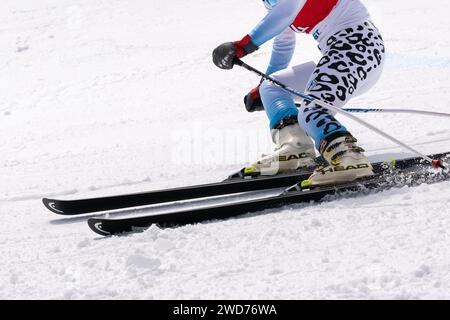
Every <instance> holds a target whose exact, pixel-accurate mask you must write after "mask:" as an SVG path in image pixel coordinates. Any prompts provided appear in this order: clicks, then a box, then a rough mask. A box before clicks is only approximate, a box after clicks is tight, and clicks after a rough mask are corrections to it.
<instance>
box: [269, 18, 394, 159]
mask: <svg viewBox="0 0 450 320" xmlns="http://www.w3.org/2000/svg"><path fill="white" fill-rule="evenodd" d="M321 46H323V48H321ZM319 49H320V51H321V52H322V54H323V57H322V59H321V60H320V61H319V63H318V64H317V65H316V64H315V63H314V62H308V63H305V64H301V65H297V66H294V67H291V68H287V69H284V70H281V71H278V72H276V73H274V74H272V77H273V78H275V79H276V80H278V81H280V82H282V83H284V84H286V85H287V86H288V87H290V88H292V89H295V90H297V91H299V92H304V93H305V94H307V95H309V96H312V97H314V98H317V99H319V100H322V101H324V102H327V103H330V104H332V105H333V106H335V107H339V108H342V107H343V106H344V105H345V104H346V103H347V102H348V101H349V100H350V99H351V98H353V97H356V96H359V95H361V94H363V93H365V92H367V91H368V90H369V89H370V88H372V87H373V85H374V84H375V83H376V82H377V81H378V79H379V78H380V76H381V73H382V70H383V65H384V61H385V49H384V43H383V39H382V37H381V35H380V33H379V31H378V29H377V28H376V27H375V26H374V25H373V24H372V23H371V22H370V21H366V22H364V23H361V24H358V25H356V26H354V27H349V28H346V29H344V30H341V31H340V32H337V33H335V34H334V35H332V36H331V37H329V38H328V39H327V40H326V41H325V42H324V43H321V44H320V45H319ZM260 95H261V99H262V101H263V105H264V108H265V111H266V113H267V115H268V117H269V120H270V127H271V128H274V127H275V126H277V125H278V124H279V123H280V121H281V120H282V119H284V118H285V117H292V116H298V120H299V124H300V126H301V127H302V128H303V129H304V130H305V131H306V133H307V134H308V135H309V136H310V137H311V138H312V139H313V140H314V142H315V145H316V148H317V149H318V150H320V146H323V145H324V144H326V142H328V141H330V140H332V139H333V138H334V137H336V136H339V135H341V134H344V133H349V131H348V130H347V128H345V127H344V126H343V125H342V124H341V123H340V122H339V121H338V120H337V119H336V118H335V117H334V114H333V113H332V112H329V111H328V110H326V109H324V108H322V107H320V106H317V105H315V104H314V103H309V102H307V101H305V100H303V99H302V98H299V97H297V96H293V95H292V94H290V93H289V92H287V91H285V90H283V89H281V88H280V87H278V86H276V85H274V84H272V83H271V82H270V81H263V82H262V84H261V86H260ZM294 99H295V101H298V102H299V103H300V104H301V107H300V110H298V109H297V107H296V106H295V102H294Z"/></svg>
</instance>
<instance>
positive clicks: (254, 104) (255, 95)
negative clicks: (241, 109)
mask: <svg viewBox="0 0 450 320" xmlns="http://www.w3.org/2000/svg"><path fill="white" fill-rule="evenodd" d="M244 103H245V109H247V111H248V112H254V111H262V110H264V106H263V103H262V100H261V96H260V95H259V85H258V86H257V87H256V88H253V89H252V91H250V92H249V93H248V94H247V95H246V96H245V97H244Z"/></svg>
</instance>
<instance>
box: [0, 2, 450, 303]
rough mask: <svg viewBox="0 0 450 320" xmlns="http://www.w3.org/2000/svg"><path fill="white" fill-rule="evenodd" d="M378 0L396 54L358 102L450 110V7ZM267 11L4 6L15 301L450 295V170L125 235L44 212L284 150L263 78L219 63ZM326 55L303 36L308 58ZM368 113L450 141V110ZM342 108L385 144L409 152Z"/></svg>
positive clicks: (6, 229) (7, 244) (219, 172)
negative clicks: (276, 139)
mask: <svg viewBox="0 0 450 320" xmlns="http://www.w3.org/2000/svg"><path fill="white" fill-rule="evenodd" d="M364 3H365V4H366V5H367V6H368V7H369V9H370V11H371V13H372V15H373V18H374V21H375V23H376V24H377V25H378V27H379V28H380V29H381V31H382V33H383V35H384V38H385V40H386V44H387V52H388V62H387V65H386V68H385V72H384V75H383V77H382V79H381V80H380V82H379V83H378V84H377V86H376V87H375V88H374V89H373V90H372V91H371V92H369V93H367V94H366V95H364V96H362V97H360V98H358V99H355V100H353V101H352V102H351V104H350V105H351V106H354V107H382V108H412V109H424V110H430V111H438V112H449V111H450V103H449V96H450V92H449V91H448V88H449V85H450V80H449V79H450V40H449V39H448V37H447V36H446V35H447V34H448V32H449V30H450V21H449V20H448V12H449V10H450V3H449V2H448V1H444V0H434V1H433V5H428V4H425V3H424V2H423V1H419V0H397V1H388V0H365V1H364ZM264 13H265V9H264V8H263V6H261V3H260V1H240V0H217V1H207V0H196V1H184V0H172V1H145V0H95V1H92V0H77V1H75V0H40V1H33V0H2V1H1V2H0V47H1V50H0V136H1V137H2V143H1V146H2V147H1V155H0V177H1V184H0V211H1V223H0V257H1V258H0V299H303V298H306V299H350V298H351V299H449V298H450V210H449V206H450V192H449V191H450V182H444V183H439V184H436V185H430V186H420V187H417V188H414V189H410V188H403V189H399V190H393V191H389V192H384V193H380V194H374V195H370V196H367V197H359V198H352V199H341V200H337V201H334V202H327V203H323V204H320V205H293V206H289V207H286V208H283V209H281V210H273V211H267V212H265V214H264V215H252V216H246V217H243V218H239V219H231V220H227V221H223V222H212V223H203V224H198V225H188V226H185V227H181V228H177V229H165V230H162V229H159V228H157V227H151V228H150V229H149V230H147V231H146V232H143V233H139V234H134V235H130V236H127V237H111V238H99V237H98V236H96V235H95V234H94V233H93V232H92V231H91V230H90V229H89V228H88V227H87V224H86V223H85V217H83V218H76V219H65V218H63V217H59V216H56V215H54V214H52V213H50V212H48V211H47V210H46V209H45V208H44V207H43V205H42V203H41V198H42V197H49V196H53V197H59V198H65V199H70V198H79V197H92V196H99V195H111V194H116V193H129V192H137V191H143V190H151V189H158V188H164V187H176V186H183V185H189V184H197V183H208V182H215V181H219V180H221V179H223V178H224V177H226V176H228V174H230V173H231V172H233V171H235V170H237V169H239V168H240V167H241V166H242V165H244V164H246V163H247V162H248V161H251V160H253V159H255V158H256V157H257V156H258V155H259V154H260V153H264V152H266V153H267V152H269V151H270V150H271V148H272V146H271V144H270V139H269V133H268V130H267V126H268V125H267V119H266V116H265V114H263V113H257V114H248V113H247V112H246V111H245V109H244V107H243V105H242V97H243V95H244V94H245V93H246V92H247V91H248V90H250V89H251V88H252V87H254V86H255V85H256V84H257V83H258V81H259V79H258V78H257V77H255V76H254V75H252V74H250V73H248V72H246V71H244V70H241V69H238V68H237V67H236V68H235V69H234V70H232V71H228V72H226V71H222V70H219V69H217V68H216V67H215V66H214V65H213V64H212V62H211V52H212V50H213V49H214V48H215V47H216V46H217V45H218V44H220V43H222V42H225V41H231V40H236V39H240V38H241V37H242V36H243V35H244V34H245V33H247V32H249V31H250V30H251V28H252V27H253V26H254V25H255V24H256V23H257V22H258V21H259V19H260V18H261V17H262V15H263V14H264ZM269 56H270V45H266V46H264V47H263V48H261V49H260V50H259V51H257V52H256V53H255V54H254V55H252V56H251V57H248V58H246V61H247V62H248V63H249V64H251V65H254V66H255V67H258V68H260V69H264V68H265V66H266V63H267V61H268V59H269ZM318 58H319V52H318V50H317V48H316V43H315V42H314V40H312V39H310V38H309V37H307V36H299V43H298V49H297V51H296V54H295V57H294V63H302V62H307V61H310V60H316V61H317V59H318ZM361 117H364V119H366V120H368V121H370V122H371V123H372V124H374V125H376V126H378V127H379V128H381V129H383V130H386V131H387V132H388V133H390V134H392V135H394V136H396V137H397V138H398V139H400V140H402V141H404V142H406V143H409V144H411V145H413V146H414V147H416V148H418V149H419V150H421V151H422V152H424V153H431V152H441V151H450V144H449V141H450V131H449V122H448V119H440V118H429V117H422V116H417V115H406V114H401V115H398V116H393V115H392V114H370V115H369V114H367V115H361ZM341 120H342V121H343V122H344V124H346V125H347V127H350V128H352V132H353V133H354V135H355V136H356V137H357V138H358V139H359V141H360V142H361V144H362V146H363V147H364V148H366V149H367V151H368V154H369V155H371V156H375V155H377V156H379V157H380V156H381V157H382V156H384V157H387V156H388V155H390V154H398V153H399V152H403V151H404V150H401V149H399V148H397V147H396V146H395V145H393V144H392V143H390V142H389V141H386V140H385V139H384V138H381V137H379V136H376V135H375V134H373V133H372V132H369V131H368V130H366V129H365V128H363V127H361V126H359V125H358V124H355V123H353V122H351V121H349V120H347V119H344V118H341Z"/></svg>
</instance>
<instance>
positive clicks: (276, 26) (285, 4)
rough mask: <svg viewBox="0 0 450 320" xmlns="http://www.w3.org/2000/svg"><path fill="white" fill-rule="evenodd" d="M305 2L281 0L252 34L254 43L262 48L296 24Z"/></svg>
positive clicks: (303, 0) (304, 0)
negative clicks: (293, 23) (295, 21)
mask: <svg viewBox="0 0 450 320" xmlns="http://www.w3.org/2000/svg"><path fill="white" fill-rule="evenodd" d="M305 2H306V0H279V1H278V3H277V4H276V5H275V6H274V7H273V8H272V10H270V11H269V13H268V14H267V15H266V16H265V17H264V18H263V19H262V20H261V21H260V22H259V23H258V25H257V26H256V27H255V28H254V29H253V30H252V32H250V37H251V38H252V42H253V43H254V44H255V45H256V46H258V47H260V46H261V45H262V44H264V43H266V42H267V41H269V40H270V39H273V38H274V37H276V36H277V35H279V34H280V33H282V32H283V31H284V30H286V28H287V27H289V26H290V25H291V24H292V22H294V20H295V18H296V17H297V15H298V13H299V12H300V10H301V9H302V8H303V6H304V5H305Z"/></svg>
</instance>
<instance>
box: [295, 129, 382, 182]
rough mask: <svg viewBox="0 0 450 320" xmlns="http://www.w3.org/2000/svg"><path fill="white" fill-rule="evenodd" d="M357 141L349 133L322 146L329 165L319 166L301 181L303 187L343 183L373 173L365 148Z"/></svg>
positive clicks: (323, 154)
mask: <svg viewBox="0 0 450 320" xmlns="http://www.w3.org/2000/svg"><path fill="white" fill-rule="evenodd" d="M356 142H357V140H356V139H355V138H354V137H353V136H351V135H350V134H348V133H347V134H345V135H342V136H340V137H338V138H335V139H333V140H331V141H330V142H328V143H327V144H326V145H325V146H324V147H323V148H321V151H322V150H323V152H321V153H322V156H323V157H324V159H325V160H326V161H327V162H328V166H324V167H319V168H317V169H316V170H315V171H314V173H313V174H312V175H311V176H310V177H309V179H308V180H304V181H302V182H301V185H300V187H301V189H308V188H310V187H316V186H322V185H335V184H342V183H346V182H352V181H354V180H356V179H360V178H364V177H367V176H371V175H373V168H372V165H371V163H370V161H369V159H367V157H366V156H365V155H364V154H363V152H364V149H362V148H361V147H359V146H357V145H356V144H355V143H356Z"/></svg>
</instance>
